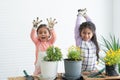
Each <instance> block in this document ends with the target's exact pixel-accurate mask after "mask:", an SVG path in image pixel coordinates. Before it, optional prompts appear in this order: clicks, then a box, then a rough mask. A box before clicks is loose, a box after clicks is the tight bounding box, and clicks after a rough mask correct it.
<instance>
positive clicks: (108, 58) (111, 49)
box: [102, 35, 120, 76]
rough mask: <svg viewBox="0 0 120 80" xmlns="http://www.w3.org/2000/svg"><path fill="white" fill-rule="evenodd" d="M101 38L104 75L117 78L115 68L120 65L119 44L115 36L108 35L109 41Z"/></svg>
mask: <svg viewBox="0 0 120 80" xmlns="http://www.w3.org/2000/svg"><path fill="white" fill-rule="evenodd" d="M102 38H103V42H104V47H105V48H104V52H105V53H106V55H105V57H104V62H105V67H106V70H105V71H106V75H108V76H118V69H117V70H116V66H118V64H119V63H120V44H119V39H116V37H115V36H112V35H110V40H108V39H105V38H104V37H102Z"/></svg>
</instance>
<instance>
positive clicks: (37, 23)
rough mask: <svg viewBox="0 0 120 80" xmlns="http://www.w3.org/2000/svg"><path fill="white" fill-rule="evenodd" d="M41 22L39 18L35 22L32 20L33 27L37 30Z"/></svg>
mask: <svg viewBox="0 0 120 80" xmlns="http://www.w3.org/2000/svg"><path fill="white" fill-rule="evenodd" d="M41 22H42V20H39V17H37V18H36V20H33V22H32V23H33V27H34V28H37V27H38V25H39V24H40V23H41Z"/></svg>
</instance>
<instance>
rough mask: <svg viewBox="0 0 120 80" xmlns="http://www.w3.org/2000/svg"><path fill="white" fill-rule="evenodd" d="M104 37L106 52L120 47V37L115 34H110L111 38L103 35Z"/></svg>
mask: <svg viewBox="0 0 120 80" xmlns="http://www.w3.org/2000/svg"><path fill="white" fill-rule="evenodd" d="M102 39H103V41H104V45H103V46H104V47H105V48H106V50H104V51H105V52H106V51H108V50H110V49H112V50H113V51H116V50H118V49H120V44H119V39H116V37H115V35H113V36H112V35H110V40H107V39H105V38H104V37H103V36H102Z"/></svg>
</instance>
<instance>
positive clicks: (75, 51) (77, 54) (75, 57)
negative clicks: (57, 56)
mask: <svg viewBox="0 0 120 80" xmlns="http://www.w3.org/2000/svg"><path fill="white" fill-rule="evenodd" d="M81 53H82V52H81V49H80V48H79V47H76V46H71V47H69V49H68V55H67V56H68V59H69V60H71V61H80V60H82V57H81Z"/></svg>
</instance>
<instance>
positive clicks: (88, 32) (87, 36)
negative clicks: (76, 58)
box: [80, 28, 93, 41]
mask: <svg viewBox="0 0 120 80" xmlns="http://www.w3.org/2000/svg"><path fill="white" fill-rule="evenodd" d="M80 36H81V38H82V39H83V40H84V41H89V40H91V38H92V37H93V32H92V31H91V29H89V28H85V29H83V30H82V31H81V33H80Z"/></svg>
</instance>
